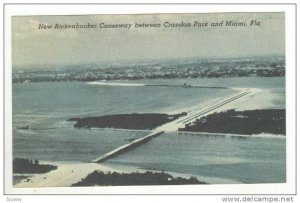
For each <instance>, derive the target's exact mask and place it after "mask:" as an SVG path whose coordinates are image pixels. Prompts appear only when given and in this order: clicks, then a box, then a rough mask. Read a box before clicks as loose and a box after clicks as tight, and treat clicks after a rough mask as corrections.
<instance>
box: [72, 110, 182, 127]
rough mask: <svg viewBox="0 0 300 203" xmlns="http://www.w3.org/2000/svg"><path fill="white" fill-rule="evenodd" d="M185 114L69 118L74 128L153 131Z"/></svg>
mask: <svg viewBox="0 0 300 203" xmlns="http://www.w3.org/2000/svg"><path fill="white" fill-rule="evenodd" d="M184 115H186V113H181V114H175V115H168V114H159V113H144V114H116V115H106V116H100V117H86V118H71V119H69V121H76V123H75V124H74V127H75V128H92V127H96V128H121V129H137V130H144V129H147V130H148V129H149V130H150V129H154V128H156V127H157V126H160V125H163V124H165V123H168V122H171V121H173V120H175V119H177V118H179V117H180V116H184Z"/></svg>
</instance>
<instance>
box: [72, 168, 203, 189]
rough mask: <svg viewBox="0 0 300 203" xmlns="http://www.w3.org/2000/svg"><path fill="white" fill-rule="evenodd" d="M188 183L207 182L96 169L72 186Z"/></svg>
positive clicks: (146, 173)
mask: <svg viewBox="0 0 300 203" xmlns="http://www.w3.org/2000/svg"><path fill="white" fill-rule="evenodd" d="M187 184H206V183H204V182H200V181H198V180H197V179H196V178H195V177H191V178H190V179H185V178H181V177H178V178H174V177H172V176H171V175H169V174H167V173H164V172H160V173H156V172H149V171H147V172H145V173H138V172H135V173H130V174H126V173H116V172H113V173H111V172H109V173H107V174H105V173H103V172H102V171H94V172H93V173H91V174H89V175H88V176H87V177H86V178H85V179H83V180H82V181H80V182H78V183H75V184H73V185H72V186H95V185H97V186H125V185H127V186H128V185H187Z"/></svg>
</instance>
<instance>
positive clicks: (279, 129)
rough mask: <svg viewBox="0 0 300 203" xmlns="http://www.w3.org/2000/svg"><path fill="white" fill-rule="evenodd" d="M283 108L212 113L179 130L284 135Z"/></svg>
mask: <svg viewBox="0 0 300 203" xmlns="http://www.w3.org/2000/svg"><path fill="white" fill-rule="evenodd" d="M285 117H286V116H285V109H264V110H249V111H235V110H233V109H231V110H228V111H226V112H220V113H213V114H210V115H208V116H205V117H202V118H201V119H197V120H196V121H195V122H193V123H189V124H187V125H186V126H185V127H184V128H180V129H179V130H180V131H190V132H210V133H233V134H245V135H251V134H260V133H272V134H283V135H285V128H286V124H285Z"/></svg>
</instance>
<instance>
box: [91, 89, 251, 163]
mask: <svg viewBox="0 0 300 203" xmlns="http://www.w3.org/2000/svg"><path fill="white" fill-rule="evenodd" d="M251 92H252V91H251V89H245V90H243V91H242V92H240V93H238V94H236V95H234V96H231V97H229V98H227V99H224V100H223V101H221V102H219V103H217V104H214V105H212V106H210V107H208V108H205V109H199V110H196V111H194V112H193V113H188V114H187V115H186V116H184V117H181V118H178V119H176V120H174V121H172V122H169V123H167V124H164V125H162V126H159V127H157V128H155V129H154V130H153V131H152V133H150V134H148V135H146V136H144V137H142V138H139V139H136V140H134V141H132V142H129V143H127V144H125V145H123V146H121V147H118V148H116V149H114V150H112V151H110V152H108V153H106V154H104V155H103V156H100V157H98V158H96V159H94V160H92V162H93V163H101V162H104V161H105V160H107V159H110V158H113V157H115V156H118V155H120V154H122V153H125V152H127V151H130V150H132V149H134V148H136V147H138V146H140V145H142V144H145V143H146V142H148V141H150V140H151V139H152V138H154V137H157V136H159V135H161V134H163V133H164V132H165V131H177V130H178V128H179V127H182V126H184V125H185V124H187V123H190V122H192V121H194V120H196V119H198V118H200V117H202V116H205V115H206V114H208V113H211V112H212V111H214V110H217V109H219V108H220V107H223V106H225V105H227V104H229V103H231V102H233V101H236V100H238V99H240V98H242V97H244V96H246V95H249V94H250V93H251Z"/></svg>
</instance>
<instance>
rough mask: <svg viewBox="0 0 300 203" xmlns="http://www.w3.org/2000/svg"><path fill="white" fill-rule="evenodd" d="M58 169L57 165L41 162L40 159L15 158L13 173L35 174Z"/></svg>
mask: <svg viewBox="0 0 300 203" xmlns="http://www.w3.org/2000/svg"><path fill="white" fill-rule="evenodd" d="M55 169H57V166H53V165H49V164H40V163H39V161H38V160H29V159H23V158H15V159H14V160H13V173H21V174H33V173H37V174H39V173H47V172H49V171H52V170H55Z"/></svg>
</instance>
